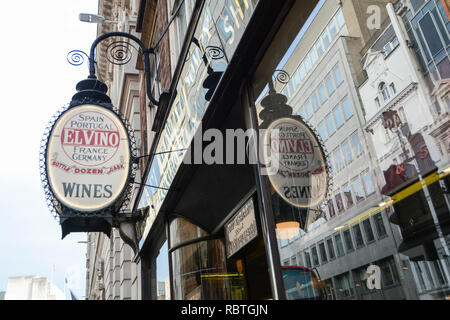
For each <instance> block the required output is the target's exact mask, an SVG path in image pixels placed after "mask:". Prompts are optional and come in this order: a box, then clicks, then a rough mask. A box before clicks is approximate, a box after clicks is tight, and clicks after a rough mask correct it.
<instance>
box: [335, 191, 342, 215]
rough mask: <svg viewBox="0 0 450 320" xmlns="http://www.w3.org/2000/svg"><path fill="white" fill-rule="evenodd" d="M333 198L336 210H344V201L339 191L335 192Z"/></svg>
mask: <svg viewBox="0 0 450 320" xmlns="http://www.w3.org/2000/svg"><path fill="white" fill-rule="evenodd" d="M335 199H336V207H337V209H338V212H342V211H344V202H343V201H342V196H341V193H340V192H339V193H337V194H336V196H335Z"/></svg>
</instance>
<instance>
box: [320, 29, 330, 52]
mask: <svg viewBox="0 0 450 320" xmlns="http://www.w3.org/2000/svg"><path fill="white" fill-rule="evenodd" d="M320 38H321V39H322V41H323V47H324V49H325V50H326V49H327V48H328V46H329V45H330V37H329V36H328V31H327V30H325V31H324V32H323V33H322V36H321V37H320Z"/></svg>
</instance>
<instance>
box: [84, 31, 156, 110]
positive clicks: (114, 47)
mask: <svg viewBox="0 0 450 320" xmlns="http://www.w3.org/2000/svg"><path fill="white" fill-rule="evenodd" d="M111 37H123V38H127V39H130V40H132V41H134V42H135V43H137V44H138V45H139V48H140V49H141V51H142V55H143V58H144V73H145V81H146V83H145V85H146V90H147V97H148V98H149V100H150V101H151V102H152V103H153V104H154V105H157V106H159V104H160V102H159V101H158V100H156V99H155V98H154V97H153V94H152V92H151V91H152V90H151V88H152V87H151V69H150V54H154V52H155V51H154V50H155V48H154V47H150V48H147V47H146V46H145V44H144V43H143V42H142V41H141V40H140V39H139V38H137V37H135V36H133V35H132V34H129V33H126V32H119V31H117V32H108V33H105V34H103V35H101V36H99V37H98V38H97V39H95V41H94V42H93V43H92V45H91V50H90V53H89V76H88V78H89V79H97V76H96V74H95V49H96V47H97V45H98V44H99V43H100V42H102V41H103V40H106V39H109V38H111ZM127 45H128V44H124V42H123V41H118V42H113V43H112V44H110V46H109V49H110V50H111V54H112V58H113V59H115V60H114V61H119V62H120V63H119V64H125V63H127V62H128V61H129V59H130V58H129V56H128V54H127V50H128V47H127ZM113 63H114V62H113Z"/></svg>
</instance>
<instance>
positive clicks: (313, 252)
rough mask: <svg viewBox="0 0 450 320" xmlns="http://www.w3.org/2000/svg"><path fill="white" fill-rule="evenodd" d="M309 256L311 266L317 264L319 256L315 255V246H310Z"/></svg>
mask: <svg viewBox="0 0 450 320" xmlns="http://www.w3.org/2000/svg"><path fill="white" fill-rule="evenodd" d="M311 257H312V262H313V266H314V267H315V266H317V265H319V256H318V255H317V249H316V247H312V248H311Z"/></svg>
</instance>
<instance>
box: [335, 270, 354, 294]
mask: <svg viewBox="0 0 450 320" xmlns="http://www.w3.org/2000/svg"><path fill="white" fill-rule="evenodd" d="M336 289H337V291H338V294H339V295H341V296H342V297H350V296H351V295H353V289H352V287H351V286H350V276H349V273H348V272H347V273H344V274H343V275H340V276H337V277H336Z"/></svg>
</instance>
